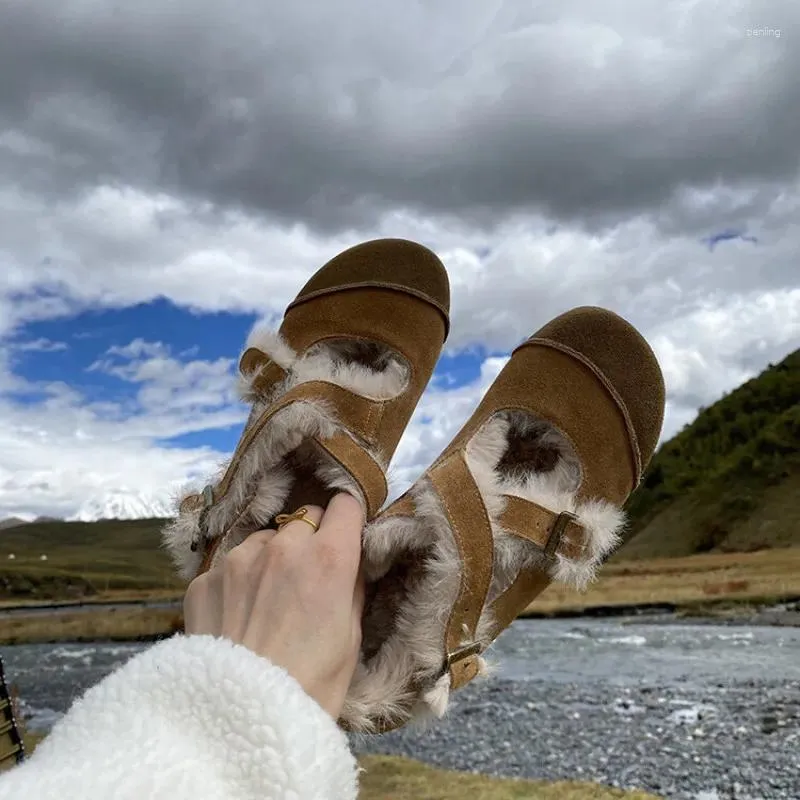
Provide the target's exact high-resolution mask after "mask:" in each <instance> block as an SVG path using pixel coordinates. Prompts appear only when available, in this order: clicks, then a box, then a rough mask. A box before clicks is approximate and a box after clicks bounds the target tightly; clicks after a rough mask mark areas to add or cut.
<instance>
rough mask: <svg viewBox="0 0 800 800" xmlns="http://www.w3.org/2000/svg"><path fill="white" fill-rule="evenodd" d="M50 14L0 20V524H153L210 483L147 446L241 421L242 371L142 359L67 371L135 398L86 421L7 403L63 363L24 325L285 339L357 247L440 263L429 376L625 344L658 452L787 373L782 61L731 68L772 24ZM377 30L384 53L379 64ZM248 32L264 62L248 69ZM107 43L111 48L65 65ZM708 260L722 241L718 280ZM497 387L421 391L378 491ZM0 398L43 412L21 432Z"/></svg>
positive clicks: (576, 3)
mask: <svg viewBox="0 0 800 800" xmlns="http://www.w3.org/2000/svg"><path fill="white" fill-rule="evenodd" d="M0 5H2V4H0ZM52 5H53V8H54V9H55V6H56V5H57V6H58V9H57V11H58V13H69V14H70V15H71V20H72V22H73V23H74V24H73V25H71V26H67V27H64V26H58V25H53V24H52V14H53V13H56V11H52V10H51V11H48V10H46V9H44V8H40V7H39V6H37V5H36V4H30V3H28V4H25V3H17V4H12V5H11V6H8V7H7V8H5V7H3V8H2V9H0V16H2V15H3V14H6V16H4V17H3V19H4V20H5V21H6V22H7V25H6V26H5V28H3V26H0V28H2V29H4V30H6V31H7V32H8V31H12V32H13V31H17V32H19V34H20V38H19V41H17V40H16V39H14V38H13V36H12V37H9V40H8V42H7V44H8V47H7V48H0V61H2V60H3V58H4V57H5V58H11V59H12V60H13V59H14V58H15V57H16V58H18V59H29V66H30V69H26V70H24V71H23V72H21V73H20V75H23V77H24V79H25V80H23V81H21V82H17V83H16V84H15V85H14V87H12V89H13V90H14V91H10V92H8V93H6V94H5V95H4V97H3V98H0V104H2V103H7V105H4V106H3V107H4V108H7V109H8V110H9V114H11V115H12V116H13V121H14V124H12V125H11V126H9V129H8V130H7V131H4V132H3V133H2V134H0V175H2V177H3V180H2V181H0V453H2V457H1V458H0V517H2V516H5V515H7V514H12V513H19V512H24V511H30V513H54V514H70V513H73V512H74V510H76V509H77V508H78V507H79V506H80V505H81V504H82V503H83V501H84V500H86V499H87V498H90V497H96V496H97V493H98V492H100V493H102V492H104V491H110V490H112V489H124V490H125V491H139V492H141V493H143V494H147V495H152V493H154V492H155V493H158V492H163V491H164V489H165V487H168V486H171V485H172V484H174V483H175V482H178V481H181V480H183V479H184V478H185V477H186V476H187V475H189V474H195V473H196V474H198V476H201V475H202V473H204V472H205V471H208V470H210V469H211V468H212V466H213V464H214V463H215V462H216V461H217V460H218V459H219V458H221V457H223V456H224V455H225V454H221V453H215V452H213V451H211V450H210V449H207V448H205V449H204V448H192V449H187V450H180V449H171V448H167V447H165V446H164V445H163V444H162V443H161V442H162V441H163V440H164V439H168V438H170V437H175V436H179V435H181V434H186V433H198V432H203V431H209V430H213V429H215V428H220V427H225V426H229V425H238V424H240V423H241V422H242V420H243V419H244V416H245V409H243V408H242V406H240V405H239V404H238V403H237V402H236V399H235V397H234V395H233V385H234V379H233V375H234V371H235V358H236V356H237V355H238V353H235V352H233V353H230V355H229V357H226V358H221V359H218V360H215V361H207V360H202V359H200V358H198V352H199V351H198V350H197V349H196V348H191V347H190V348H187V349H185V350H183V351H182V352H180V353H177V354H176V353H175V352H173V349H172V348H171V346H170V343H169V342H168V341H160V342H159V341H151V340H149V339H148V338H147V332H144V331H143V332H141V333H140V335H139V336H138V337H135V338H133V339H132V341H130V342H129V343H128V344H127V345H124V346H115V347H112V348H110V349H109V350H108V351H107V352H106V353H104V354H103V355H102V356H101V357H100V358H98V359H97V360H96V361H95V362H94V363H93V364H90V365H88V369H89V370H90V371H92V372H94V373H104V374H108V375H109V376H114V377H115V378H118V379H120V380H122V381H124V382H125V383H126V384H127V385H126V386H125V392H123V393H121V395H120V396H119V397H118V398H117V399H111V400H105V401H103V402H98V401H97V399H96V398H93V397H91V396H84V395H83V394H81V392H79V391H78V390H77V389H76V388H75V386H70V385H66V384H64V383H45V384H37V383H35V382H30V381H26V380H25V379H24V378H23V377H21V375H20V374H18V372H16V371H15V369H16V366H15V365H16V364H17V355H19V354H23V353H25V352H35V351H39V352H44V353H46V352H53V353H57V352H58V351H59V350H64V349H65V347H66V343H64V342H52V341H50V340H47V339H44V338H39V339H36V338H28V339H26V338H24V336H23V334H24V333H25V331H24V330H23V328H24V326H25V324H26V323H30V322H35V321H38V320H48V319H55V318H59V317H68V316H70V315H73V314H75V313H77V312H80V311H82V310H85V309H113V308H126V307H130V306H132V305H135V304H139V303H146V302H149V301H152V300H156V299H160V298H166V299H167V300H169V301H171V302H173V303H175V304H177V305H180V306H182V307H185V308H189V309H192V310H197V311H207V312H217V311H234V312H248V313H250V312H252V313H256V314H259V315H263V316H265V317H267V318H269V319H271V320H277V319H279V318H280V316H281V314H282V312H283V309H284V308H285V306H286V304H287V303H288V302H289V301H290V300H291V299H292V297H293V296H294V294H295V293H296V292H297V290H298V289H299V288H300V287H301V286H302V285H303V283H305V281H306V280H307V278H308V277H309V276H310V275H311V274H312V273H313V272H314V271H315V270H316V269H317V268H318V267H319V266H320V265H321V264H322V263H324V262H325V261H326V260H327V259H328V258H330V257H332V256H333V255H335V254H336V253H338V252H340V251H341V250H342V249H344V248H345V247H347V246H349V245H351V244H355V243H356V242H359V241H363V240H365V239H368V238H372V237H377V236H403V237H407V238H411V239H414V240H417V241H420V242H422V243H424V244H426V245H428V246H430V247H432V248H433V249H435V250H436V251H437V252H438V253H439V255H440V256H441V257H442V259H443V260H444V262H445V264H446V266H447V268H448V270H449V273H450V277H451V284H452V330H451V335H450V338H449V341H448V343H447V346H448V350H449V351H450V352H458V351H463V350H464V349H466V348H470V347H473V346H478V347H479V348H480V349H481V350H480V351H481V352H500V353H507V352H508V351H509V350H510V349H511V348H513V347H514V346H515V345H516V344H517V343H518V342H520V341H521V340H522V339H524V338H525V337H527V336H528V335H530V334H531V333H532V332H533V331H534V330H536V329H537V328H538V327H540V326H541V325H543V324H544V323H545V322H547V321H548V319H550V318H552V317H553V316H555V315H556V314H558V313H561V312H563V311H565V310H567V309H568V308H570V307H573V306H577V305H587V304H589V305H601V306H605V307H608V308H611V309H613V310H614V311H617V312H618V313H620V314H622V315H623V316H624V317H626V318H627V319H629V320H630V321H631V322H632V323H633V324H635V325H636V326H637V327H639V328H640V330H641V331H642V332H643V334H644V335H645V336H646V337H647V338H648V339H649V341H650V342H651V343H652V344H653V346H654V348H655V350H656V352H657V354H658V356H659V358H660V360H661V363H662V366H663V369H664V373H665V377H666V383H667V390H668V400H669V402H668V406H667V421H666V425H665V435H670V434H671V433H674V432H675V431H676V430H678V429H679V428H680V427H681V426H682V425H683V424H685V423H686V422H688V421H689V420H690V419H691V418H692V416H693V415H694V414H695V412H696V409H697V408H698V406H700V405H708V404H709V403H711V402H713V401H714V400H715V399H716V398H718V397H719V396H720V395H721V394H722V393H723V392H725V391H728V390H730V389H732V388H734V387H735V386H736V385H738V384H739V383H741V382H742V381H743V380H746V379H747V378H749V377H750V376H752V375H754V374H756V373H757V372H758V371H760V370H761V369H763V367H765V366H766V364H767V363H769V362H770V361H775V360H778V359H779V358H781V357H782V356H783V355H784V354H785V353H787V352H789V351H790V350H793V349H795V348H796V347H798V346H799V345H800V270H798V267H797V253H798V252H799V251H800V183H798V180H797V175H796V170H795V167H796V164H797V152H798V150H797V135H796V133H797V115H796V113H794V109H795V107H796V103H794V102H793V101H794V99H795V98H796V95H797V90H796V86H797V82H796V79H795V77H794V76H795V73H796V69H794V67H793V65H792V60H793V59H796V57H797V50H796V48H792V46H791V43H790V42H789V37H788V34H787V35H786V36H784V37H782V38H781V39H780V40H779V41H778V40H775V39H774V38H773V39H771V40H767V39H764V40H759V41H756V40H755V39H752V38H750V39H748V37H747V36H746V29H747V28H748V27H753V26H754V24H755V22H757V21H762V20H764V21H765V24H772V26H773V27H779V26H781V25H783V23H781V22H780V20H784V21H786V20H789V19H790V18H792V19H793V18H794V17H795V16H796V10H790V9H789V6H788V5H786V4H777V3H774V2H772V0H770V2H769V3H768V4H767V6H768V7H766V10H765V7H762V6H759V7H758V8H756V6H755V5H753V4H751V3H745V2H742V3H739V4H736V7H735V8H734V9H733V10H732V11H731V12H730V13H729V14H727V15H726V17H725V19H720V15H719V14H718V12H717V10H716V8H715V6H714V4H713V3H710V2H698V3H688V4H687V3H683V4H681V3H678V4H669V3H663V2H658V3H651V2H646V3H645V2H642V3H635V4H630V3H619V2H614V1H613V0H607V2H602V3H600V2H591V3H587V2H585V0H562V1H561V2H558V3H543V4H536V7H535V8H534V7H533V6H531V5H530V4H524V3H512V2H509V3H501V4H496V3H495V4H492V3H489V4H472V5H471V6H469V8H467V5H469V4H464V3H460V4H458V5H456V4H455V3H454V2H453V0H451V2H449V3H444V4H434V5H435V6H436V7H435V8H434V6H433V5H431V7H430V8H426V9H421V8H420V7H417V6H414V7H411V6H408V7H406V6H399V5H397V4H395V5H392V6H391V8H387V9H386V13H387V14H390V17H385V15H383V14H377V15H374V14H369V15H361V14H355V13H353V14H351V15H350V16H349V17H347V18H345V17H344V16H342V14H341V13H340V11H339V10H337V11H336V12H335V13H334V12H330V14H329V13H328V12H326V14H325V15H323V17H320V16H319V15H318V14H316V16H315V17H314V18H305V17H306V16H307V15H306V14H305V12H303V11H302V10H293V9H292V7H290V6H288V5H286V4H284V5H280V4H277V5H276V4H270V3H266V4H265V3H258V4H253V3H246V4H245V5H244V6H242V11H241V14H236V15H230V14H227V13H225V12H224V11H221V10H220V9H221V8H222V7H221V6H219V4H217V5H214V4H211V5H208V4H202V3H201V4H200V6H198V8H197V9H195V11H196V14H195V17H194V19H195V22H196V24H195V25H193V26H192V30H191V31H189V32H188V33H187V31H186V27H185V19H184V17H185V14H183V13H182V12H180V9H177V8H176V9H174V10H173V11H174V13H173V12H170V13H169V14H167V15H166V16H164V15H163V14H162V15H161V16H162V17H163V19H162V23H163V24H162V26H161V28H160V29H159V30H160V35H159V37H155V38H153V37H142V36H140V35H139V33H140V32H141V31H142V30H144V29H145V27H146V26H147V25H149V24H150V20H151V17H150V16H149V14H150V4H148V3H145V4H144V5H142V4H132V5H130V7H129V8H128V9H127V10H126V11H125V12H124V14H123V15H122V16H120V15H119V14H116V13H115V14H112V15H107V14H106V13H105V12H104V10H103V8H102V4H99V5H98V4H85V3H84V4H75V3H72V4H67V5H64V3H60V4H56V3H52ZM162 5H163V4H162ZM73 6H74V8H73ZM79 6H80V7H79ZM67 7H69V8H70V9H71V10H70V11H69V12H67V11H64V9H65V8H67ZM298 8H299V7H298ZM398 9H402V10H398ZM755 10H758V14H756V16H755V17H754V16H753V14H754V13H755ZM767 11H769V13H770V14H772V16H773V17H774V19H775V20H777V22H775V23H774V24H773V23H772V22H771V21H769V22H767V21H766V16H764V14H766V12H767ZM756 17H758V19H756ZM387 18H389V19H391V25H390V26H389V27H390V28H391V29H392V31H393V33H394V34H395V36H394V37H393V38H392V39H391V41H389V40H385V37H384V38H383V39H380V45H376V42H377V41H379V39H376V38H375V36H374V30H375V29H377V28H381V29H385V27H386V19H387ZM264 19H268V20H269V22H270V25H268V26H267V27H268V28H269V30H271V31H273V32H276V36H278V41H280V42H283V45H282V46H281V47H278V50H277V51H276V55H275V56H274V63H270V65H269V69H265V67H264V61H263V59H264V57H265V55H264V54H265V52H266V51H265V50H264V48H263V41H262V39H263V37H261V36H260V35H259V34H257V33H256V31H259V30H265V29H266V28H265V27H264V25H262V24H255V23H256V21H257V20H264ZM454 20H455V24H454ZM339 25H341V26H345V27H346V28H347V36H346V37H345V38H342V39H341V40H340V39H338V38H337V37H335V36H334V37H331V36H328V35H325V36H323V37H322V39H320V41H324V43H325V48H329V49H327V50H326V49H324V48H323V51H320V50H319V48H318V46H317V43H315V45H314V46H313V47H311V46H310V44H309V42H310V41H311V40H310V38H309V36H308V32H309V30H312V31H314V30H320V31H324V32H325V33H326V34H327V33H328V32H329V31H328V28H329V26H333V27H334V28H335V26H339ZM15 26H17V27H15ZM783 27H785V28H786V29H787V32H788V28H789V25H788V22H787V23H786V24H785V25H783ZM220 30H224V31H225V32H226V34H229V35H226V36H223V37H222V38H220V36H219V31H220ZM420 31H425V35H424V36H420ZM0 35H2V32H1V31H0ZM25 36H29V37H30V40H28V39H24V37H25ZM98 37H100V38H102V40H103V41H104V42H106V43H109V42H110V43H112V44H113V46H111V45H109V47H108V48H99V49H98V48H96V47H92V48H90V49H87V47H88V45H87V43H88V42H92V41H99V40H100V39H99V38H98ZM312 38H313V37H312ZM223 40H224V41H226V42H228V43H230V42H231V41H235V42H236V43H237V47H236V48H235V53H234V51H230V49H228V51H225V52H224V53H223V51H221V50H220V49H219V46H220V45H219V42H220V41H223ZM354 43H355V44H356V45H358V46H355V45H354ZM14 47H18V48H19V49H18V50H14ZM37 48H39V49H37ZM270 52H271V50H270ZM4 53H5V56H4ZM231 53H233V55H232V56H231ZM107 56H109V58H108V59H107ZM223 56H225V57H224V58H223ZM270 57H272V56H270ZM230 58H233V62H231V61H230ZM319 58H324V59H325V61H326V66H325V69H323V70H317V69H316V66H318V59H319ZM20 63H22V62H20ZM231 63H233V64H234V65H235V66H236V70H234V71H231V70H229V69H228V67H229V66H230V65H231ZM54 65H55V66H54ZM153 65H156V67H157V68H156V69H155V70H153ZM221 65H224V67H225V69H222V68H221ZM40 70H41V71H40ZM62 70H63V72H62ZM281 70H283V71H284V72H285V74H286V75H288V76H295V75H303V76H305V77H304V78H303V79H302V80H301V81H300V82H299V83H298V82H297V81H296V80H295V81H294V82H291V81H292V80H294V79H293V78H292V79H290V80H282V79H281V76H282V75H283V74H284V72H281ZM23 73H24V74H23ZM234 73H235V74H234ZM52 74H63V75H65V76H69V80H68V79H67V78H66V77H65V79H64V80H63V82H62V83H63V86H64V87H70V88H69V91H70V92H71V94H66V93H64V94H62V93H60V92H61V89H60V88H59V87H60V86H61V84H59V82H56V83H55V84H52ZM153 74H156V75H157V76H158V79H157V80H158V85H157V86H154V85H150V84H149V83H148V80H149V79H150V78H151V77H152V75H153ZM265 74H269V75H271V76H272V79H271V82H267V83H266V84H265V82H264V80H263V76H264V75H265ZM276 76H278V77H276ZM28 80H30V82H31V84H30V85H31V86H33V87H39V86H41V87H42V93H41V98H40V102H37V103H30V102H28V100H29V98H28V96H27V95H25V86H26V85H27V84H26V81H28ZM229 80H230V81H233V83H230V82H229ZM237 81H238V82H237ZM51 84H52V85H51ZM532 87H534V91H533V93H532ZM234 90H236V91H234ZM15 92H18V93H19V94H18V95H17V94H15ZM65 92H66V89H65ZM37 97H39V95H38V94H37ZM298 98H300V100H298ZM112 101H113V102H114V103H115V105H114V106H113V107H112V106H111V105H110V103H111V102H112ZM173 112H174V113H173ZM298 114H299V116H298ZM265 120H266V121H267V122H268V123H269V124H268V125H267V124H262V123H264V121H265ZM323 123H324V124H323ZM15 126H16V127H15ZM536 209H539V212H541V213H538V212H537V211H536ZM726 229H730V230H736V231H739V232H741V233H742V234H743V236H744V238H742V239H735V238H734V239H732V240H730V241H723V242H721V243H719V244H718V245H717V246H716V247H714V248H713V250H712V249H711V248H710V247H709V246H708V241H709V237H713V236H714V235H715V234H719V233H720V232H721V231H722V230H726ZM326 231H327V232H326ZM754 240H755V241H754ZM80 335H81V336H86V337H90V336H92V335H93V333H92V331H90V330H89V331H83V332H82V333H81V334H80ZM76 349H77V347H76ZM501 365H502V359H499V360H488V361H486V362H485V363H484V364H483V371H482V374H481V377H480V379H479V380H477V381H476V382H475V383H474V384H472V385H469V386H466V387H459V388H455V389H454V388H453V387H452V382H451V381H448V379H447V376H440V378H439V380H438V381H437V382H436V383H435V384H434V385H433V386H432V387H431V388H430V389H429V391H428V392H427V393H426V394H425V395H424V397H423V399H422V402H421V403H420V407H419V409H418V410H417V413H416V414H415V416H414V418H413V420H412V423H411V424H410V426H409V429H408V431H407V432H406V435H405V436H404V438H403V440H402V442H401V444H400V448H399V451H398V454H397V457H396V460H395V475H396V482H395V485H396V486H402V485H406V484H407V483H408V482H410V481H411V480H413V479H414V478H415V477H416V475H417V474H418V473H419V472H420V471H422V469H424V467H425V466H426V464H427V462H428V461H429V460H430V459H431V458H432V457H434V456H435V455H436V454H437V453H438V452H439V451H440V450H441V449H442V448H443V447H444V446H445V445H446V444H447V442H448V441H449V439H450V437H451V436H452V435H453V434H454V433H455V432H456V431H457V429H458V427H459V426H460V425H461V423H462V422H463V421H464V420H465V419H466V418H467V416H468V415H469V413H471V411H472V409H473V408H474V407H475V405H477V402H478V400H479V399H480V396H481V393H482V392H483V391H484V390H485V389H486V388H487V387H488V386H489V384H490V383H491V380H492V378H493V376H494V375H495V374H496V372H497V371H498V370H499V368H500V366H501ZM19 391H24V392H40V393H41V394H42V396H43V398H44V399H43V401H42V402H41V403H38V404H35V405H25V404H21V403H19V402H15V401H14V400H13V398H12V396H11V394H10V393H11V392H19Z"/></svg>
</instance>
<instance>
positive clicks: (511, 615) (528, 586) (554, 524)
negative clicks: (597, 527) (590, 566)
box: [491, 495, 587, 638]
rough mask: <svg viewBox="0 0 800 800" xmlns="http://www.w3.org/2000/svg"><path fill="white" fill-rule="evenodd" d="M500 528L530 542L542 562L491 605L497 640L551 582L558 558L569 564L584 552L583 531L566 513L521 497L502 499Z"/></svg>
mask: <svg viewBox="0 0 800 800" xmlns="http://www.w3.org/2000/svg"><path fill="white" fill-rule="evenodd" d="M504 499H505V501H506V506H505V509H504V510H503V512H502V514H501V515H500V519H499V524H500V526H501V527H502V528H503V529H504V530H505V531H506V533H510V534H512V535H513V536H518V537H519V538H520V539H526V540H527V541H529V542H532V543H533V544H535V545H536V546H537V547H539V548H540V549H541V551H542V558H541V560H540V561H539V562H538V563H536V564H534V565H533V566H530V567H527V568H525V569H523V570H521V571H520V572H519V574H518V575H517V577H516V578H515V579H514V581H513V582H512V583H511V585H510V586H509V587H508V588H507V589H506V590H505V591H504V592H503V593H502V594H500V595H499V596H498V597H497V598H495V600H494V601H493V602H492V605H491V611H492V616H493V618H494V621H495V633H494V638H497V636H499V635H500V634H501V633H502V632H503V631H504V630H505V629H506V628H507V627H508V626H509V625H511V623H512V622H513V621H514V620H515V619H516V618H517V617H518V616H519V615H520V614H521V613H522V612H523V611H525V609H526V608H527V607H528V606H529V605H530V604H531V603H532V602H533V600H534V599H535V598H536V597H537V596H538V595H539V594H541V593H542V592H543V591H544V590H545V589H546V588H547V587H548V586H549V585H550V584H551V583H552V581H553V578H552V576H551V574H550V568H551V567H552V565H553V564H554V563H555V562H556V559H557V557H558V556H563V557H564V558H568V559H571V560H574V559H578V558H580V557H581V556H582V555H583V554H584V553H585V551H586V539H587V532H586V529H585V528H584V527H583V526H582V525H580V524H579V523H578V522H577V521H576V517H575V516H574V515H573V514H570V513H569V512H561V513H557V512H555V511H551V510H550V509H549V508H545V507H544V506H540V505H539V504H538V503H534V502H532V501H530V500H523V499H522V498H521V497H514V496H512V495H505V496H504Z"/></svg>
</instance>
